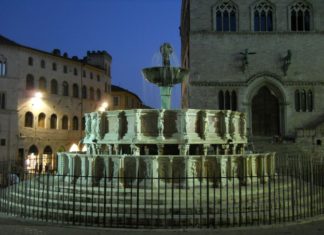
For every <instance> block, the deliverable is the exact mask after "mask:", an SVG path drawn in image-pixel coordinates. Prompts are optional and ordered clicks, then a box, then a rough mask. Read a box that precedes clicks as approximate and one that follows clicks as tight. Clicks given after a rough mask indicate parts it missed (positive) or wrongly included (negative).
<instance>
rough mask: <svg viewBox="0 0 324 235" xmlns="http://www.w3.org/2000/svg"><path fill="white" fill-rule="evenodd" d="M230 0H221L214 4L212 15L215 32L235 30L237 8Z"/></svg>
mask: <svg viewBox="0 0 324 235" xmlns="http://www.w3.org/2000/svg"><path fill="white" fill-rule="evenodd" d="M236 9H237V8H236V6H235V5H234V3H233V2H232V1H228V0H223V1H221V3H220V4H218V5H216V6H214V8H213V16H214V22H215V26H214V28H215V30H216V31H217V32H235V31H237V10H236Z"/></svg>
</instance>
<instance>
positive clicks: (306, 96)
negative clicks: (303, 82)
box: [295, 89, 314, 112]
mask: <svg viewBox="0 0 324 235" xmlns="http://www.w3.org/2000/svg"><path fill="white" fill-rule="evenodd" d="M313 109H314V96H313V92H312V91H311V90H308V91H307V92H306V90H304V89H303V90H296V91H295V110H296V112H313Z"/></svg>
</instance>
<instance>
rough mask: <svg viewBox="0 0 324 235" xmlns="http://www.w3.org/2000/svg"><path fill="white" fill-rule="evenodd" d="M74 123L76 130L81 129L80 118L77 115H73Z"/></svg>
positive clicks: (73, 126)
mask: <svg viewBox="0 0 324 235" xmlns="http://www.w3.org/2000/svg"><path fill="white" fill-rule="evenodd" d="M72 124H73V125H72V128H73V130H74V131H77V130H79V119H78V117H77V116H74V117H73V120H72Z"/></svg>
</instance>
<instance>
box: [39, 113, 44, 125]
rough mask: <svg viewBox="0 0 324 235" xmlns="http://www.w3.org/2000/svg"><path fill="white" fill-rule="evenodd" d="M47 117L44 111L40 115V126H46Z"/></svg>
mask: <svg viewBox="0 0 324 235" xmlns="http://www.w3.org/2000/svg"><path fill="white" fill-rule="evenodd" d="M45 118H46V116H45V114H44V113H40V114H39V115H38V127H40V128H45Z"/></svg>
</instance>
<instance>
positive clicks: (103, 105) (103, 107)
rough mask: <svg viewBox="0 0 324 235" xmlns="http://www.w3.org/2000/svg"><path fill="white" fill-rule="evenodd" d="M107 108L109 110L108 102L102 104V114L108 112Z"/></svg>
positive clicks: (100, 108) (100, 109)
mask: <svg viewBox="0 0 324 235" xmlns="http://www.w3.org/2000/svg"><path fill="white" fill-rule="evenodd" d="M107 108H108V102H107V101H104V102H103V103H102V104H101V106H100V107H99V109H98V110H99V111H100V112H104V111H106V110H107Z"/></svg>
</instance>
